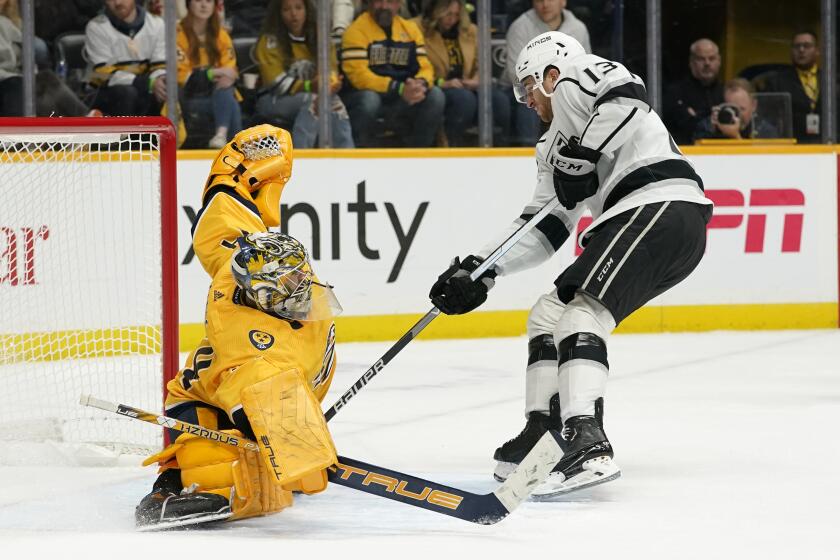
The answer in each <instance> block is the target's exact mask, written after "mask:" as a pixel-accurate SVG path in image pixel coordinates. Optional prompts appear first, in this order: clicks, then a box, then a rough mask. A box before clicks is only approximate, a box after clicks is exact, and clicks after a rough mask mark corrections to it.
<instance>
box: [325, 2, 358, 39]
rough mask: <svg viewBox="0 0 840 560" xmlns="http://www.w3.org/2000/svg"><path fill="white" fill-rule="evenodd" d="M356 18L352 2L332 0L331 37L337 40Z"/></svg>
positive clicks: (354, 5) (354, 6)
mask: <svg viewBox="0 0 840 560" xmlns="http://www.w3.org/2000/svg"><path fill="white" fill-rule="evenodd" d="M355 16H356V4H355V2H354V1H353V0H333V7H332V31H331V35H332V36H333V37H334V38H336V39H338V38H341V36H342V35H344V32H345V31H347V28H348V27H350V24H351V23H353V18H354V17H355Z"/></svg>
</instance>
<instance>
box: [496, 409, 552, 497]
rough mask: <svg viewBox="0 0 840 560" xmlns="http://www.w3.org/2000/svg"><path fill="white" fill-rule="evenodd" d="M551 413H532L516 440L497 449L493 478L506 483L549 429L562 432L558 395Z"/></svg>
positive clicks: (510, 440) (550, 410)
mask: <svg viewBox="0 0 840 560" xmlns="http://www.w3.org/2000/svg"><path fill="white" fill-rule="evenodd" d="M548 411H549V413H548V414H543V413H542V412H532V413H530V414H529V415H528V420H527V421H526V422H525V427H524V428H523V429H522V431H521V432H520V433H519V435H518V436H516V437H515V438H512V439H509V440H508V441H506V442H505V443H504V444H502V446H501V447H499V448H498V449H496V452H495V453H494V454H493V458H494V459H495V460H496V461H498V463H497V464H496V470H495V472H494V473H493V478H495V479H496V480H497V481H499V482H504V481H505V480H506V479H507V477H508V476H509V475H510V473H512V472H513V471H514V469H516V467H517V466H519V462H520V461H522V459H523V458H524V457H525V455H527V454H528V452H529V451H531V448H533V447H534V445H535V444H536V443H537V442H538V441H539V439H540V438H541V437H542V436H543V434H544V433H546V432H547V431H548V430H549V429H551V430H557V431H560V429H561V427H562V425H563V421H562V420H561V419H560V398H559V397H558V396H557V395H554V396H553V397H551V400H550V401H549V409H548Z"/></svg>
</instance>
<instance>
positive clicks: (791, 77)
mask: <svg viewBox="0 0 840 560" xmlns="http://www.w3.org/2000/svg"><path fill="white" fill-rule="evenodd" d="M819 54H820V51H819V45H818V44H817V36H816V35H815V34H814V33H813V32H812V31H799V32H797V33H795V34H794V36H793V41H792V43H791V46H790V58H791V63H792V64H791V66H790V67H789V68H787V69H785V70H781V71H779V72H778V73H776V75H775V76H771V77H770V78H769V79H768V80H767V86H766V88H765V90H766V91H772V92H787V93H789V94H790V100H791V117H792V119H791V124H792V125H793V136H794V137H795V138H796V141H797V142H799V143H802V144H811V143H815V142H820V140H821V135H820V133H821V126H820V125H821V123H820V110H821V100H820V75H821V72H820V69H819V66H818V64H817V61H818V59H819Z"/></svg>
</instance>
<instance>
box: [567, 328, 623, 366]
mask: <svg viewBox="0 0 840 560" xmlns="http://www.w3.org/2000/svg"><path fill="white" fill-rule="evenodd" d="M572 360H589V361H592V362H598V363H599V364H601V365H603V366H604V367H605V368H607V369H609V367H610V366H609V363H608V362H607V343H606V342H605V341H604V339H603V338H601V337H600V336H598V335H597V334H595V333H591V332H578V333H574V334H570V335H569V336H567V337H566V338H564V339H563V340H561V341H560V344H558V345H557V361H558V363H559V364H560V365H561V366H562V365H563V364H565V363H568V362H571V361H572Z"/></svg>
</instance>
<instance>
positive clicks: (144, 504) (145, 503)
mask: <svg viewBox="0 0 840 560" xmlns="http://www.w3.org/2000/svg"><path fill="white" fill-rule="evenodd" d="M179 486H180V471H177V470H176V469H171V470H169V471H166V472H164V473H163V474H161V476H160V477H159V478H158V480H157V482H156V483H155V488H154V490H152V492H151V493H150V494H148V495H147V496H146V497H144V498H143V499H142V500H141V501H140V504H138V506H137V508H136V509H135V511H134V519H135V523H136V528H137V530H138V531H163V530H166V529H177V528H181V527H188V526H190V525H198V524H203V523H210V522H212V521H223V520H225V519H227V518H229V517H230V516H231V515H233V512H232V511H231V509H230V503H229V501H228V500H227V499H226V498H225V497H224V496H220V495H218V494H211V493H207V492H195V488H193V487H190V488H183V489H179V488H178V487H179Z"/></svg>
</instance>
